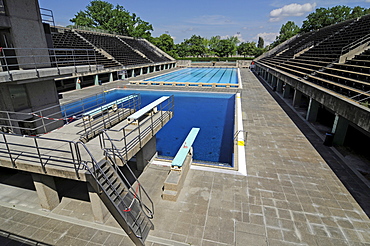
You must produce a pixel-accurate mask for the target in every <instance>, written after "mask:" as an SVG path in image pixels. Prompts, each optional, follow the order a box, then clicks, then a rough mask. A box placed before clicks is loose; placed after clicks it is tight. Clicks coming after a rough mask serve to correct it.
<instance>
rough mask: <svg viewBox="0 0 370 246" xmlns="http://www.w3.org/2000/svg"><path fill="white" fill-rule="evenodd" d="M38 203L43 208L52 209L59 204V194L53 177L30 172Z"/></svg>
mask: <svg viewBox="0 0 370 246" xmlns="http://www.w3.org/2000/svg"><path fill="white" fill-rule="evenodd" d="M32 179H33V184H34V185H35V188H36V192H37V196H38V197H39V201H40V205H41V207H42V208H43V209H47V210H50V211H51V210H53V209H54V208H56V207H57V206H58V205H59V195H58V191H57V188H56V186H55V182H54V178H53V177H52V176H47V175H43V174H36V173H33V174H32Z"/></svg>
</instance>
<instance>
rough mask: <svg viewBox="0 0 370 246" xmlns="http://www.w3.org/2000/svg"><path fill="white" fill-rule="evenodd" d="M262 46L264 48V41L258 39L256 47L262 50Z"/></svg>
mask: <svg viewBox="0 0 370 246" xmlns="http://www.w3.org/2000/svg"><path fill="white" fill-rule="evenodd" d="M264 46H265V41H264V40H263V38H262V37H258V45H257V47H258V48H260V49H263V47H264Z"/></svg>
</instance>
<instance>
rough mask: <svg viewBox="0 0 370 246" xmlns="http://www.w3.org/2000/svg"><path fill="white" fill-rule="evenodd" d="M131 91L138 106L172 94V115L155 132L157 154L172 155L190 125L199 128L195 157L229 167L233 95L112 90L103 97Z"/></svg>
mask: <svg viewBox="0 0 370 246" xmlns="http://www.w3.org/2000/svg"><path fill="white" fill-rule="evenodd" d="M133 93H139V94H140V96H141V107H144V106H146V105H148V104H149V103H151V102H153V101H155V100H156V99H158V98H160V97H161V96H170V95H174V100H175V108H174V117H173V118H172V119H171V120H170V121H169V122H168V123H167V124H166V125H165V126H164V127H163V128H162V129H161V130H160V131H159V132H158V133H157V151H158V154H159V155H162V156H168V157H174V156H175V155H176V153H177V151H178V150H179V148H180V147H181V145H182V143H183V141H184V140H185V138H186V136H187V134H188V133H189V131H190V130H191V128H193V127H199V128H200V132H199V134H198V136H197V138H196V140H195V142H194V145H193V150H194V159H195V160H200V161H205V162H217V163H224V164H227V165H229V166H232V153H233V132H234V110H235V109H234V105H235V95H234V94H221V93H195V92H173V91H171V92H170V91H135V90H113V91H110V92H107V93H106V95H105V98H106V101H107V103H109V102H112V101H115V100H117V99H119V98H122V97H125V96H128V95H130V94H133Z"/></svg>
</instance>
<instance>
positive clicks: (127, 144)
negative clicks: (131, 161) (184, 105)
mask: <svg viewBox="0 0 370 246" xmlns="http://www.w3.org/2000/svg"><path fill="white" fill-rule="evenodd" d="M173 110H174V97H173V96H170V97H169V98H168V99H167V100H166V101H164V102H162V103H161V104H159V105H158V111H157V113H156V114H152V115H151V116H150V117H148V118H146V119H145V120H144V121H141V122H140V123H139V124H138V125H137V127H135V128H134V129H130V132H129V133H128V134H126V129H127V128H128V127H130V126H131V127H132V124H127V125H125V126H123V127H122V128H121V129H119V130H114V129H109V130H107V133H108V135H109V132H116V133H117V132H118V133H119V132H121V133H122V137H121V138H119V139H111V141H110V142H112V141H114V142H122V143H124V145H123V147H122V148H121V149H119V148H117V149H118V150H119V152H120V154H121V155H122V156H124V157H125V158H126V160H128V158H127V157H128V153H129V151H130V150H132V149H133V148H134V147H135V146H136V145H137V144H140V147H141V146H142V141H141V140H142V139H143V138H144V137H146V136H147V135H148V134H150V133H152V135H154V132H153V131H154V128H155V127H157V126H158V125H162V126H163V125H164V120H165V119H166V118H168V117H171V116H172V115H173ZM158 114H160V116H159V117H158V118H157V119H155V120H153V118H154V117H155V116H156V115H158ZM147 123H149V124H148V126H147V127H146V128H144V129H142V128H143V126H144V125H146V124H147ZM134 134H137V135H136V136H134ZM131 137H132V139H131V140H130V141H128V139H129V138H131ZM102 144H103V146H102V147H103V148H105V141H103V142H102Z"/></svg>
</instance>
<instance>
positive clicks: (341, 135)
mask: <svg viewBox="0 0 370 246" xmlns="http://www.w3.org/2000/svg"><path fill="white" fill-rule="evenodd" d="M348 125H349V123H348V120H347V119H345V118H343V117H341V116H339V115H338V114H336V115H335V119H334V124H333V128H332V130H331V132H332V133H333V134H334V138H333V143H334V144H337V145H343V143H344V140H345V138H346V134H347V129H348Z"/></svg>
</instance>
